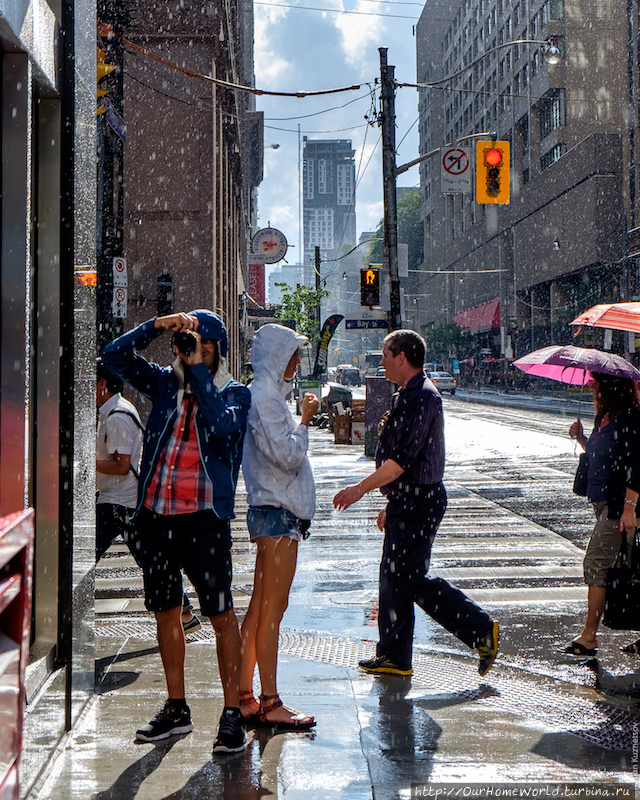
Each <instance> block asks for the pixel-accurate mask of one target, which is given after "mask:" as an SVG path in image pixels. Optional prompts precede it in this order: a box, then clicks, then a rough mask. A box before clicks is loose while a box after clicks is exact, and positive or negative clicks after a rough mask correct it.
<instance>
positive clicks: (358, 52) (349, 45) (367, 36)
mask: <svg viewBox="0 0 640 800" xmlns="http://www.w3.org/2000/svg"><path fill="white" fill-rule="evenodd" d="M371 8H372V6H371V3H369V4H367V2H366V0H357V3H356V5H355V7H354V8H350V9H348V10H349V11H362V12H365V11H366V12H369V14H370V13H371ZM381 22H382V17H378V16H368V15H364V14H341V15H339V16H338V17H337V18H336V20H335V26H336V28H337V29H338V31H339V32H340V37H341V46H342V51H343V53H344V56H345V60H346V62H347V64H349V65H350V66H352V67H356V66H360V68H361V71H364V72H367V73H368V72H369V71H370V70H371V65H370V64H369V63H368V62H367V60H366V59H363V54H364V53H366V51H367V48H368V47H369V45H370V44H372V43H374V42H375V41H376V39H377V38H378V34H379V33H380V29H381Z"/></svg>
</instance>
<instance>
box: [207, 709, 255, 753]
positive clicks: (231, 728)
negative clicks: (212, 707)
mask: <svg viewBox="0 0 640 800" xmlns="http://www.w3.org/2000/svg"><path fill="white" fill-rule="evenodd" d="M246 745H247V737H246V736H245V734H244V723H243V721H242V714H241V713H240V709H239V708H229V707H228V706H225V708H224V710H223V711H222V716H221V717H220V727H219V728H218V738H217V739H216V740H215V742H214V743H213V752H214V753H240V752H241V751H242V750H244V748H245V747H246Z"/></svg>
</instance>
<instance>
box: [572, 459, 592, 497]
mask: <svg viewBox="0 0 640 800" xmlns="http://www.w3.org/2000/svg"><path fill="white" fill-rule="evenodd" d="M588 473H589V456H588V455H587V454H586V453H580V460H579V461H578V469H577V470H576V476H575V478H574V479H573V493H574V494H577V495H579V496H580V497H586V496H587V475H588Z"/></svg>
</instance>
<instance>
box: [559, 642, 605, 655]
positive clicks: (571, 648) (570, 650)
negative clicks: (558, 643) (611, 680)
mask: <svg viewBox="0 0 640 800" xmlns="http://www.w3.org/2000/svg"><path fill="white" fill-rule="evenodd" d="M560 652H561V653H566V654H567V655H570V656H595V655H597V653H598V648H597V647H594V648H589V647H585V646H584V645H583V644H580V642H571V644H569V645H567V646H566V647H563V648H561V650H560Z"/></svg>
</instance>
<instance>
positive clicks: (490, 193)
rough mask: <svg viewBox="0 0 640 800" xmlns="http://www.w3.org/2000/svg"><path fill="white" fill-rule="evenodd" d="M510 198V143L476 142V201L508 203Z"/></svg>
mask: <svg viewBox="0 0 640 800" xmlns="http://www.w3.org/2000/svg"><path fill="white" fill-rule="evenodd" d="M510 199H511V146H510V143H509V142H496V141H491V142H476V203H508V202H509V201H510Z"/></svg>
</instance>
